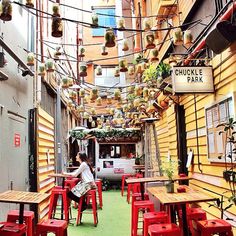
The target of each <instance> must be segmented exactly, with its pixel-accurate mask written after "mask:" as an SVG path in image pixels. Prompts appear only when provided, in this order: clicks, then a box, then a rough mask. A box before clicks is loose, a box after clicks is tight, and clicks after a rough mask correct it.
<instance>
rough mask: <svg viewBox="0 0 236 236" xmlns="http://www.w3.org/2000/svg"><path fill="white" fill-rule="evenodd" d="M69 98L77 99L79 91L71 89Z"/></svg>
mask: <svg viewBox="0 0 236 236" xmlns="http://www.w3.org/2000/svg"><path fill="white" fill-rule="evenodd" d="M69 98H70V99H71V100H73V101H74V100H76V98H77V92H75V91H73V90H72V91H70V92H69Z"/></svg>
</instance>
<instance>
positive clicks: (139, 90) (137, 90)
mask: <svg viewBox="0 0 236 236" xmlns="http://www.w3.org/2000/svg"><path fill="white" fill-rule="evenodd" d="M142 92H143V89H142V87H140V86H139V85H136V86H135V89H134V95H135V96H136V97H138V96H141V95H142Z"/></svg>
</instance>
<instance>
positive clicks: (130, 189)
mask: <svg viewBox="0 0 236 236" xmlns="http://www.w3.org/2000/svg"><path fill="white" fill-rule="evenodd" d="M140 191H141V187H140V183H135V184H128V188H127V202H128V204H129V203H130V195H131V192H132V195H133V194H134V193H140Z"/></svg>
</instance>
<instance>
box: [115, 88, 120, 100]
mask: <svg viewBox="0 0 236 236" xmlns="http://www.w3.org/2000/svg"><path fill="white" fill-rule="evenodd" d="M120 97H121V92H120V89H115V91H114V98H115V100H119V99H120Z"/></svg>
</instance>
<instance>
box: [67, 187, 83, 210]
mask: <svg viewBox="0 0 236 236" xmlns="http://www.w3.org/2000/svg"><path fill="white" fill-rule="evenodd" d="M67 196H68V198H70V199H71V200H73V201H75V202H77V203H79V200H80V197H77V196H76V195H74V193H73V192H71V191H69V192H68V193H67ZM86 208H87V203H86V200H85V198H84V200H83V204H82V209H81V210H82V211H84V210H85V209H86Z"/></svg>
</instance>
